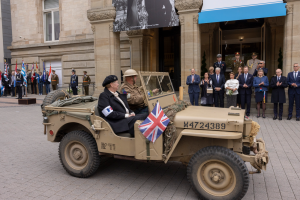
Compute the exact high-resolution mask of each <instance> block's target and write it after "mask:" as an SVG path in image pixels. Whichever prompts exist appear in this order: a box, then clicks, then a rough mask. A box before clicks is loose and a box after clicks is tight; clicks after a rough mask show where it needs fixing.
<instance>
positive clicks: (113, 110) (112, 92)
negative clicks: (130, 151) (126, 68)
mask: <svg viewBox="0 0 300 200" xmlns="http://www.w3.org/2000/svg"><path fill="white" fill-rule="evenodd" d="M102 86H103V87H105V89H104V92H102V93H101V94H100V96H99V101H98V111H99V113H100V117H102V118H103V119H105V120H106V121H107V122H108V123H109V124H110V126H111V128H112V129H113V131H114V132H115V133H116V134H117V133H130V135H131V136H132V137H134V123H135V122H136V121H137V120H145V119H146V118H147V116H148V113H146V114H137V115H136V114H135V113H134V112H133V111H132V110H130V108H129V105H128V103H127V94H120V93H119V92H117V91H118V88H119V83H118V77H117V76H114V75H110V76H107V77H106V78H105V79H104V81H103V83H102Z"/></svg>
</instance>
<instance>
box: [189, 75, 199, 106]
mask: <svg viewBox="0 0 300 200" xmlns="http://www.w3.org/2000/svg"><path fill="white" fill-rule="evenodd" d="M186 84H187V85H188V86H189V96H190V101H191V104H192V105H195V106H198V105H199V103H198V101H199V93H200V87H199V84H200V76H199V75H197V74H195V69H192V70H191V75H189V76H188V77H187V79H186ZM194 102H195V104H194Z"/></svg>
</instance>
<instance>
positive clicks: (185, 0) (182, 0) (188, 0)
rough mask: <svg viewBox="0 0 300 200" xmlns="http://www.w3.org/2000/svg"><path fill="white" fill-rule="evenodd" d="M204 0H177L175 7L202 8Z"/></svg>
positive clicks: (184, 8)
mask: <svg viewBox="0 0 300 200" xmlns="http://www.w3.org/2000/svg"><path fill="white" fill-rule="evenodd" d="M202 3H203V1H202V0H175V7H176V8H177V10H178V11H182V10H192V9H200V7H201V6H202Z"/></svg>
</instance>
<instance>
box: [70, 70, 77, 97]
mask: <svg viewBox="0 0 300 200" xmlns="http://www.w3.org/2000/svg"><path fill="white" fill-rule="evenodd" d="M75 73H76V71H75V69H72V76H71V80H70V85H71V88H72V91H73V95H78V94H77V88H78V76H77V75H76V74H75Z"/></svg>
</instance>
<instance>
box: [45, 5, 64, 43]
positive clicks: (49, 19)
mask: <svg viewBox="0 0 300 200" xmlns="http://www.w3.org/2000/svg"><path fill="white" fill-rule="evenodd" d="M43 12H44V33H45V41H47V42H49V41H57V40H59V33H60V22H59V0H44V5H43Z"/></svg>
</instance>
